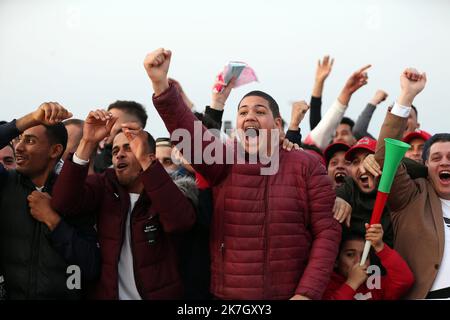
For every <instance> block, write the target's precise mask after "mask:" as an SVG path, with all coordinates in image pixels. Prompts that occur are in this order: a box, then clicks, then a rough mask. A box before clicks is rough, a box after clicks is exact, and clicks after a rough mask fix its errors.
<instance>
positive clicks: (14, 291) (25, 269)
mask: <svg viewBox="0 0 450 320" xmlns="http://www.w3.org/2000/svg"><path fill="white" fill-rule="evenodd" d="M69 117H71V113H70V112H68V111H67V110H66V109H64V108H63V107H62V106H60V105H59V104H57V103H44V104H42V105H41V106H40V107H39V108H38V109H37V110H36V111H34V112H32V113H30V114H28V115H26V116H24V117H22V118H20V119H17V120H13V121H12V122H10V123H6V124H3V125H0V149H1V148H2V147H4V146H5V145H7V144H8V143H9V141H11V140H12V139H14V138H16V137H17V136H20V138H19V140H18V143H17V145H16V149H15V151H16V159H17V168H16V170H10V171H7V170H6V169H5V168H4V167H3V165H0V270H2V274H3V276H4V281H5V284H6V290H7V295H8V298H9V299H77V298H79V297H80V295H81V290H75V289H78V288H79V286H78V284H77V282H78V283H79V282H80V281H82V280H83V279H84V280H86V279H92V278H94V277H95V276H96V274H97V273H98V268H99V252H98V248H97V243H96V238H95V231H94V230H93V225H94V221H93V220H90V221H89V220H85V218H84V217H83V218H82V219H78V220H76V221H75V220H73V221H69V220H67V221H66V219H63V218H61V217H60V216H59V215H58V214H57V213H56V212H54V211H52V210H51V207H50V206H49V197H50V196H49V194H51V189H52V186H53V183H54V181H55V179H56V175H55V173H54V168H55V165H56V163H57V162H58V161H59V159H60V157H61V156H62V154H63V153H64V149H65V147H66V143H67V131H66V129H65V128H64V125H63V124H61V123H60V122H61V121H62V120H64V119H66V118H69ZM70 265H76V266H77V267H78V268H79V269H78V270H80V271H81V274H79V277H80V279H79V280H78V281H77V280H76V279H73V280H74V281H73V282H72V281H71V278H70V276H71V275H75V276H76V273H77V271H76V270H77V268H76V267H75V268H70V269H68V267H69V266H70ZM70 270H75V271H72V273H70V272H71V271H70ZM73 272H75V273H73Z"/></svg>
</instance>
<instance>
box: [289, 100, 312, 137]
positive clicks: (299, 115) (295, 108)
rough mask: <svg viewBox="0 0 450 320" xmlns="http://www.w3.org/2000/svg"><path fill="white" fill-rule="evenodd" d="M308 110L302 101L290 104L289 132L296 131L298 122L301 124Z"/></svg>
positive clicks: (307, 106)
mask: <svg viewBox="0 0 450 320" xmlns="http://www.w3.org/2000/svg"><path fill="white" fill-rule="evenodd" d="M308 110H309V105H308V104H307V103H306V102H305V101H304V100H301V101H296V102H294V103H293V104H292V112H291V122H290V124H289V129H290V130H297V129H298V126H299V124H300V122H302V120H303V118H304V117H305V114H306V112H307V111H308Z"/></svg>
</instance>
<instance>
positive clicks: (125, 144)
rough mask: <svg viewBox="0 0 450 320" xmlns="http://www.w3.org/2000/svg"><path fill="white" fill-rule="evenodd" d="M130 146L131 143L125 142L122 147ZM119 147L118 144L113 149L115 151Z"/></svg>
mask: <svg viewBox="0 0 450 320" xmlns="http://www.w3.org/2000/svg"><path fill="white" fill-rule="evenodd" d="M129 146H130V144H129V143H124V144H123V145H122V147H129ZM118 148H120V145H118V144H116V145H115V146H114V147H113V148H112V150H111V151H114V150H115V149H118Z"/></svg>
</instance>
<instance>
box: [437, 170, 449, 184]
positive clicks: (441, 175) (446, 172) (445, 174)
mask: <svg viewBox="0 0 450 320" xmlns="http://www.w3.org/2000/svg"><path fill="white" fill-rule="evenodd" d="M439 179H440V180H441V182H442V183H445V184H448V183H450V171H449V170H444V171H441V172H439Z"/></svg>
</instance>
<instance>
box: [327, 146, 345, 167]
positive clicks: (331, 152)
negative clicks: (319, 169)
mask: <svg viewBox="0 0 450 320" xmlns="http://www.w3.org/2000/svg"><path fill="white" fill-rule="evenodd" d="M349 149H350V146H349V145H348V144H346V143H343V142H336V143H332V144H329V145H328V147H326V148H325V150H324V152H323V157H324V158H325V162H326V163H327V165H328V163H329V162H330V160H331V158H333V156H334V154H335V153H336V152H339V151H345V152H347V151H348V150H349Z"/></svg>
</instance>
